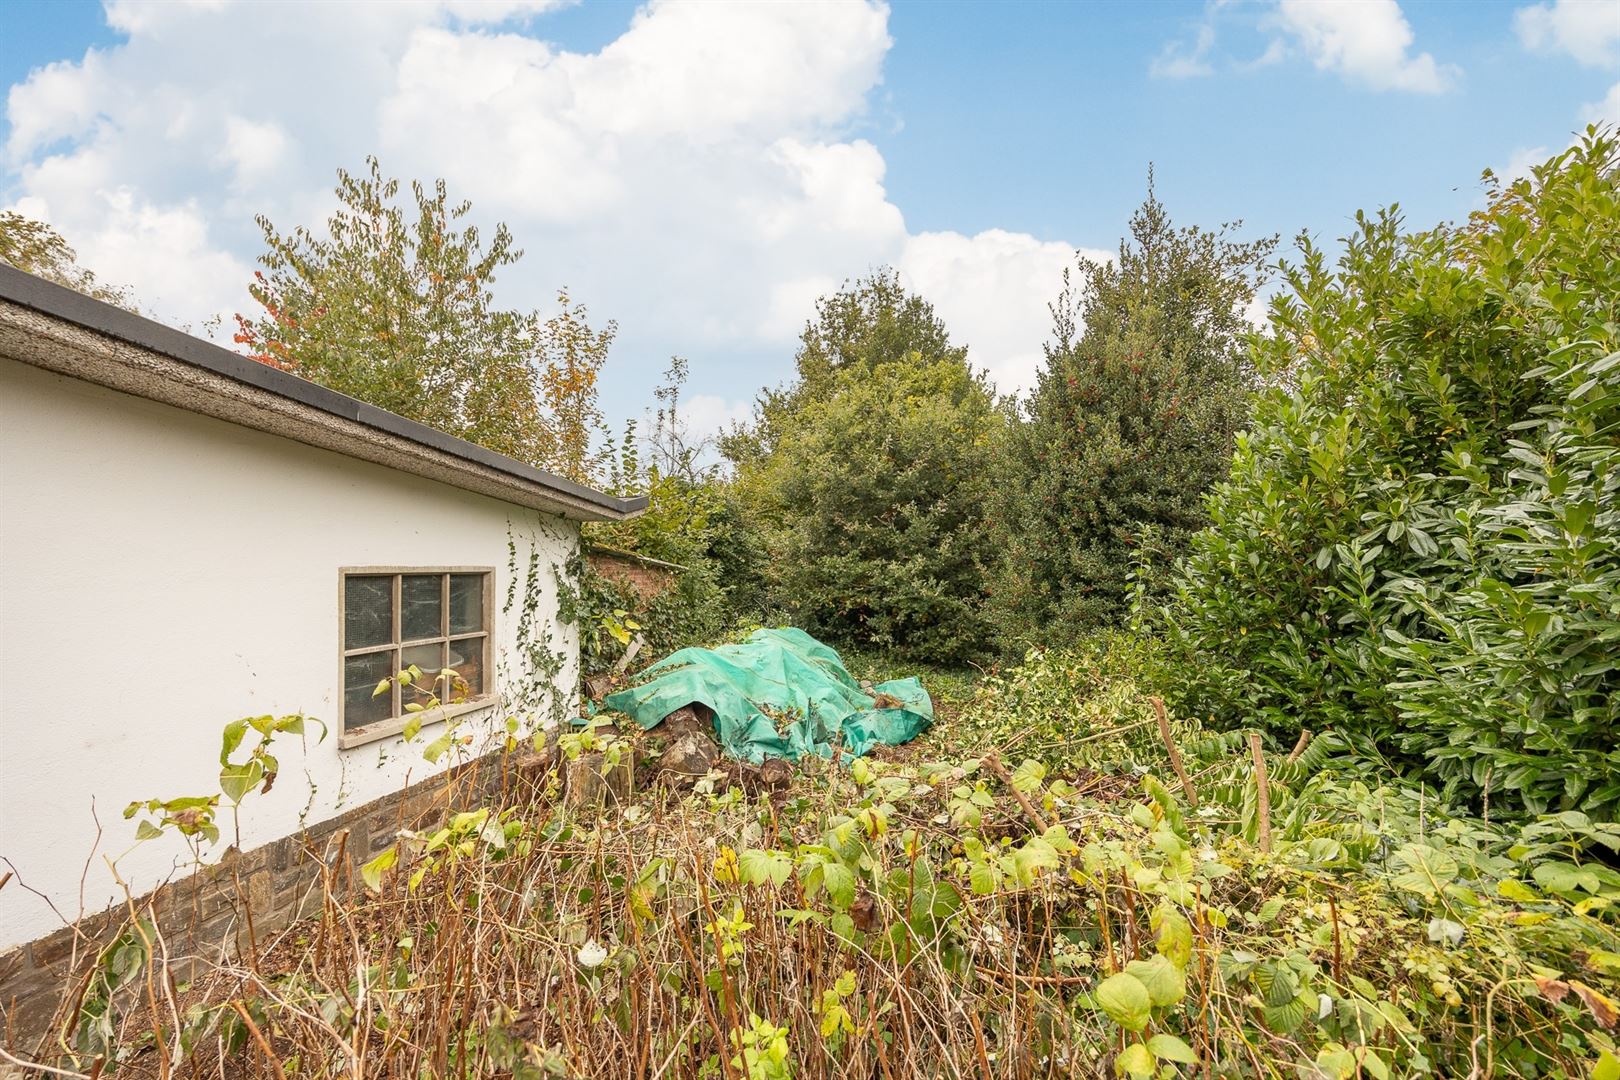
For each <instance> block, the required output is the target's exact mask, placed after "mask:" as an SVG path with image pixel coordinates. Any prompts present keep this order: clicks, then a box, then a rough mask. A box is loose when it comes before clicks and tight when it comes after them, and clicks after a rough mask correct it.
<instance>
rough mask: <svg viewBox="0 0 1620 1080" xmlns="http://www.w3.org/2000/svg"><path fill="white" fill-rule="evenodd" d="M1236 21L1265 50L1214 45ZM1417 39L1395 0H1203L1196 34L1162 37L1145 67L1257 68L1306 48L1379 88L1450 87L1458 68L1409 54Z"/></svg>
mask: <svg viewBox="0 0 1620 1080" xmlns="http://www.w3.org/2000/svg"><path fill="white" fill-rule="evenodd" d="M1233 22H1236V23H1237V24H1239V26H1240V27H1246V28H1247V29H1248V30H1249V31H1250V32H1254V31H1259V32H1261V33H1262V34H1264V35H1266V36H1267V41H1266V48H1265V50H1264V51H1263V52H1262V53H1260V55H1258V56H1256V57H1254V58H1253V59H1234V58H1233V57H1232V56H1231V55H1229V54H1228V53H1224V52H1219V51H1217V49H1216V36H1217V27H1218V26H1225V25H1229V24H1231V23H1233ZM1413 40H1414V38H1413V34H1412V27H1411V25H1410V24H1409V23H1408V22H1407V21H1406V16H1405V15H1404V14H1403V13H1402V11H1401V7H1400V4H1399V3H1398V2H1397V0H1275V3H1273V4H1270V5H1268V6H1267V7H1265V8H1261V9H1259V10H1258V11H1257V10H1256V9H1255V8H1254V7H1252V6H1246V5H1242V4H1237V3H1234V2H1233V0H1206V3H1205V5H1204V13H1203V17H1202V19H1201V20H1200V21H1199V23H1198V25H1197V32H1196V35H1195V37H1194V38H1193V39H1192V40H1190V41H1189V40H1171V41H1167V42H1165V44H1164V46H1163V48H1162V49H1161V50H1160V52H1159V55H1158V56H1157V57H1155V58H1154V59H1153V61H1152V63H1151V64H1149V66H1148V71H1149V74H1151V75H1153V76H1154V77H1156V78H1164V79H1187V78H1194V77H1198V76H1204V75H1210V74H1213V73H1214V72H1215V71H1216V70H1217V68H1223V69H1226V70H1230V71H1238V72H1246V71H1254V70H1257V69H1259V68H1265V67H1271V66H1272V65H1275V64H1279V63H1282V62H1283V61H1284V60H1287V59H1289V58H1290V57H1298V56H1300V55H1301V54H1303V55H1304V56H1305V57H1307V58H1308V59H1309V60H1310V61H1311V62H1312V63H1313V64H1315V65H1316V67H1317V68H1318V69H1319V70H1322V71H1332V72H1336V73H1337V74H1339V75H1341V76H1343V77H1344V78H1346V79H1348V80H1350V81H1353V82H1357V83H1360V84H1362V85H1364V86H1368V87H1371V88H1372V89H1375V90H1406V91H1412V92H1416V93H1428V94H1432V93H1438V92H1440V91H1443V90H1446V89H1448V88H1449V87H1451V86H1452V85H1453V84H1454V83H1455V82H1456V80H1457V79H1458V77H1459V76H1460V75H1461V72H1460V70H1459V69H1458V68H1456V67H1455V66H1453V65H1450V64H1441V63H1438V62H1436V60H1435V59H1434V57H1433V56H1431V55H1430V54H1428V53H1418V54H1417V55H1415V56H1414V55H1412V52H1411V50H1412V44H1413Z"/></svg>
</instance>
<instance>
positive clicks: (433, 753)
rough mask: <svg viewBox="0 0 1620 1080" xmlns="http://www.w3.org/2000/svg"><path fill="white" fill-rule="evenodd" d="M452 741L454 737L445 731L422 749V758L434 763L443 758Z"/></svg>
mask: <svg viewBox="0 0 1620 1080" xmlns="http://www.w3.org/2000/svg"><path fill="white" fill-rule="evenodd" d="M454 741H455V739H454V737H453V736H452V735H451V734H450V732H448V731H447V732H445V733H444V734H443V735H440V736H439V737H438V738H437V739H434V740H433V741H432V742H430V743H428V744H427V746H425V747H423V749H422V756H423V757H424V758H426V759H427V760H428V761H430V762H436V761H438V760H439V759H440V758H442V757H444V754H445V751H447V750H449V749H450V744H451V743H453V742H454Z"/></svg>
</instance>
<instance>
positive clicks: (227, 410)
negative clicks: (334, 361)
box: [0, 263, 647, 521]
mask: <svg viewBox="0 0 1620 1080" xmlns="http://www.w3.org/2000/svg"><path fill="white" fill-rule="evenodd" d="M30 313H36V314H35V315H34V317H32V318H31V317H30ZM38 316H44V317H45V319H44V320H41V319H39V318H38ZM0 355H5V356H8V357H10V358H12V359H14V360H18V361H20V362H22V363H25V364H30V365H33V366H35V367H41V368H45V369H47V370H51V371H56V372H58V373H60V374H64V375H70V376H72V377H74V378H79V379H84V380H86V381H88V382H93V383H97V384H99V385H102V386H107V387H110V388H112V389H115V390H119V391H121V392H124V393H129V394H133V395H136V396H138V397H145V398H150V399H153V400H157V401H162V402H165V403H167V404H170V405H174V406H176V407H178V408H184V409H188V410H190V411H193V412H200V413H204V414H206V415H210V416H214V417H217V418H219V419H223V420H227V421H229V422H231V423H236V424H240V425H242V426H245V427H251V428H255V429H258V430H261V431H267V432H270V433H272V434H277V435H282V436H284V437H286V438H290V439H293V440H295V441H298V442H304V443H308V444H310V445H314V446H320V447H322V448H324V449H328V450H332V451H334V452H336V453H341V454H346V455H348V456H350V457H356V458H360V459H361V460H365V461H371V462H375V463H377V464H382V465H387V466H389V467H391V468H397V469H402V470H404V471H407V472H413V473H416V474H418V475H422V476H428V477H430V478H433V479H436V480H441V481H443V482H445V483H448V484H452V485H454V486H457V487H462V488H466V489H468V490H472V491H478V492H481V493H483V494H487V495H491V496H493V497H495V498H499V499H503V500H505V501H508V502H513V503H517V504H518V505H523V506H530V507H533V508H536V509H542V510H547V511H549V512H552V513H557V514H560V515H561V516H563V517H568V518H573V519H575V520H581V521H618V520H623V519H625V518H628V517H633V516H635V515H636V514H639V513H640V512H641V511H642V510H644V509H646V506H647V497H646V496H645V495H639V496H635V497H632V498H621V497H619V496H616V495H609V494H607V493H606V492H602V491H598V490H596V489H595V488H592V487H588V486H586V485H584V484H579V483H575V482H574V481H572V480H569V479H567V478H566V477H562V476H557V475H555V474H553V473H549V472H546V471H544V470H542V469H537V468H535V467H534V466H532V465H528V464H525V463H524V462H521V461H518V460H517V459H516V458H510V457H507V456H506V455H505V454H498V453H496V452H495V451H493V450H486V449H485V448H484V447H482V446H478V445H477V444H475V443H470V442H468V441H467V440H465V439H458V438H456V437H455V436H453V435H447V434H445V433H444V432H442V431H440V430H438V429H437V428H432V427H429V426H428V425H426V424H423V423H419V422H417V421H415V420H408V419H406V418H405V417H403V416H399V415H396V414H395V413H391V412H388V411H386V410H384V409H379V408H377V407H376V406H375V405H368V404H366V403H365V402H363V401H361V400H359V399H358V398H352V397H349V396H348V395H347V394H340V393H338V392H337V391H336V390H331V389H328V388H327V387H324V386H321V385H320V384H319V383H313V382H310V381H309V380H308V379H302V378H299V377H298V376H296V375H293V374H290V373H288V372H285V371H281V370H279V369H277V368H273V367H271V366H270V365H268V364H261V363H259V362H258V361H256V360H252V359H250V358H248V357H245V356H241V355H239V354H237V353H233V352H231V351H230V350H229V349H224V348H221V347H220V346H218V345H215V344H213V343H212V342H209V341H204V340H203V339H201V338H197V337H193V336H192V335H190V334H186V333H182V332H181V331H179V330H176V329H174V328H173V327H169V326H164V325H163V324H162V323H158V322H153V321H152V320H151V319H147V318H143V317H141V316H139V315H136V314H133V313H131V312H128V311H125V310H124V309H122V308H119V307H115V306H113V305H112V304H107V303H103V302H102V301H100V300H94V299H92V298H90V297H88V296H85V295H84V294H82V293H78V292H74V291H73V290H72V289H67V288H63V287H62V286H60V285H57V284H54V283H52V282H49V281H45V280H44V279H42V278H37V277H35V276H33V275H32V274H26V273H24V272H22V271H21V270H18V269H16V268H15V267H12V266H8V265H6V264H5V263H0Z"/></svg>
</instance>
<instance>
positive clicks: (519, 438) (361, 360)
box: [236, 158, 614, 481]
mask: <svg viewBox="0 0 1620 1080" xmlns="http://www.w3.org/2000/svg"><path fill="white" fill-rule="evenodd" d="M367 164H368V167H369V168H368V172H367V173H366V174H365V175H362V176H354V175H351V174H350V173H348V172H346V171H344V170H341V169H340V170H338V186H337V195H338V199H339V203H340V205H339V208H338V210H337V211H336V212H335V213H333V214H332V216H331V218H330V219H329V220H328V221H327V227H326V235H324V236H322V235H317V234H316V233H315V232H313V231H311V230H309V229H306V228H303V227H301V226H300V227H298V228H296V229H294V230H293V231H292V232H291V233H290V234H282V233H281V232H279V231H278V230H277V229H276V227H275V226H274V225H273V224H272V223H271V222H270V221H269V219H268V218H266V217H264V216H262V215H261V216H260V217H259V218H258V219H257V220H258V223H259V227H260V228H261V229H262V230H263V232H264V239H265V244H266V248H267V250H266V251H265V252H264V254H262V255H261V256H260V257H259V262H260V263H261V265H262V266H263V267H264V269H263V270H261V271H259V272H257V273H256V274H255V275H254V282H253V284H252V286H251V288H250V291H251V292H252V294H253V298H254V299H255V300H257V301H258V302H259V304H260V305H261V306H262V308H263V311H262V312H261V313H259V314H258V315H257V316H256V317H254V318H249V317H247V316H245V315H238V316H237V317H236V321H237V334H236V341H237V342H238V343H239V344H241V345H243V346H245V347H246V348H247V350H248V353H249V355H251V356H252V357H253V358H254V359H257V360H260V361H262V362H263V363H266V364H270V365H272V366H274V367H278V368H281V369H282V370H285V371H290V372H292V373H294V374H296V375H300V376H302V377H304V378H306V379H311V380H313V381H315V382H318V383H321V384H322V385H325V386H329V387H331V388H332V389H334V390H339V391H341V392H343V393H345V394H350V395H352V396H354V397H357V398H360V399H361V400H364V401H368V402H370V403H371V404H373V405H377V406H379V407H380V408H384V409H387V410H389V411H390V412H395V413H398V414H400V415H402V416H407V417H410V418H411V419H414V420H420V421H422V422H423V423H425V424H430V425H432V426H433V427H436V428H439V429H440V430H442V431H445V432H448V433H449V434H452V435H456V436H459V437H461V438H464V439H468V440H469V441H472V442H475V443H478V444H479V445H480V446H485V447H488V448H489V449H491V450H496V451H499V452H501V453H504V454H508V455H510V456H512V457H515V458H518V459H519V460H521V461H526V462H530V463H532V464H535V465H538V466H541V467H544V468H549V469H552V470H554V471H557V472H560V473H562V474H563V475H565V476H568V477H570V478H571V479H575V480H580V481H584V480H588V479H589V478H590V472H591V466H592V461H591V456H590V442H591V436H592V434H593V432H594V431H595V428H596V426H597V425H598V424H599V423H600V414H599V412H598V411H597V408H596V393H597V377H598V373H599V372H600V370H601V367H602V365H603V363H604V361H605V360H606V356H607V350H608V347H609V345H610V344H611V342H612V340H613V335H614V326H613V324H611V323H609V324H608V326H607V327H606V329H604V330H602V331H600V332H597V331H593V330H592V329H591V328H590V325H589V323H588V322H587V320H586V311H585V309H584V307H583V306H580V305H577V304H573V303H572V302H571V301H570V299H569V296H568V294H567V292H562V293H560V294H559V296H558V308H559V311H558V314H557V315H555V316H553V317H552V318H551V319H549V320H542V319H541V317H540V315H539V314H538V313H536V312H519V311H512V310H507V309H503V308H500V307H498V306H497V305H496V303H495V298H494V293H493V289H492V286H493V285H494V283H495V279H496V275H497V272H498V271H499V270H501V269H502V268H503V267H506V266H510V265H512V264H513V263H516V262H517V261H518V260H519V258H521V256H522V252H521V251H520V250H518V249H517V248H515V247H514V246H513V240H512V236H511V233H510V232H509V231H508V230H507V228H506V226H505V225H498V226H497V227H496V229H495V233H494V235H493V237H492V238H491V239H490V242H489V244H488V246H487V247H486V246H485V244H484V242H483V239H482V237H481V235H480V233H479V231H478V229H477V227H476V226H473V225H470V224H469V225H463V226H460V227H458V223H459V222H461V221H462V220H463V219H465V218H466V217H467V215H468V214H469V213H470V211H471V204H470V203H467V202H461V203H458V204H452V203H451V202H450V200H449V196H448V194H447V192H446V189H445V184H444V181H443V180H439V181H436V182H435V183H434V185H433V187H432V189H431V190H429V189H427V188H425V187H423V185H421V184H419V183H413V184H412V185H411V195H412V199H413V201H414V204H415V205H414V211H415V212H414V214H413V215H411V216H407V213H406V210H405V209H402V208H401V207H400V205H399V204H398V202H397V196H398V194H399V181H398V180H393V179H386V178H384V177H383V175H382V172H381V168H380V166H379V165H378V163H377V160H376V159H375V158H368V159H367Z"/></svg>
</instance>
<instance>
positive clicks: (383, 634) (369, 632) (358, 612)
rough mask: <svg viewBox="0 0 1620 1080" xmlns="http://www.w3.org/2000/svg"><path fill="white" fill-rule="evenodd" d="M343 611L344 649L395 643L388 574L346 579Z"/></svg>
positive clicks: (391, 587) (391, 580)
mask: <svg viewBox="0 0 1620 1080" xmlns="http://www.w3.org/2000/svg"><path fill="white" fill-rule="evenodd" d="M343 609H344V610H343V645H344V647H345V648H349V649H363V648H365V647H366V646H368V645H386V644H387V643H388V642H390V641H392V640H394V579H393V578H391V577H388V576H386V575H383V576H376V577H373V576H370V575H365V576H357V577H356V576H351V577H349V578H346V579H345V580H344V583H343ZM379 677H380V676H379Z"/></svg>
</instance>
